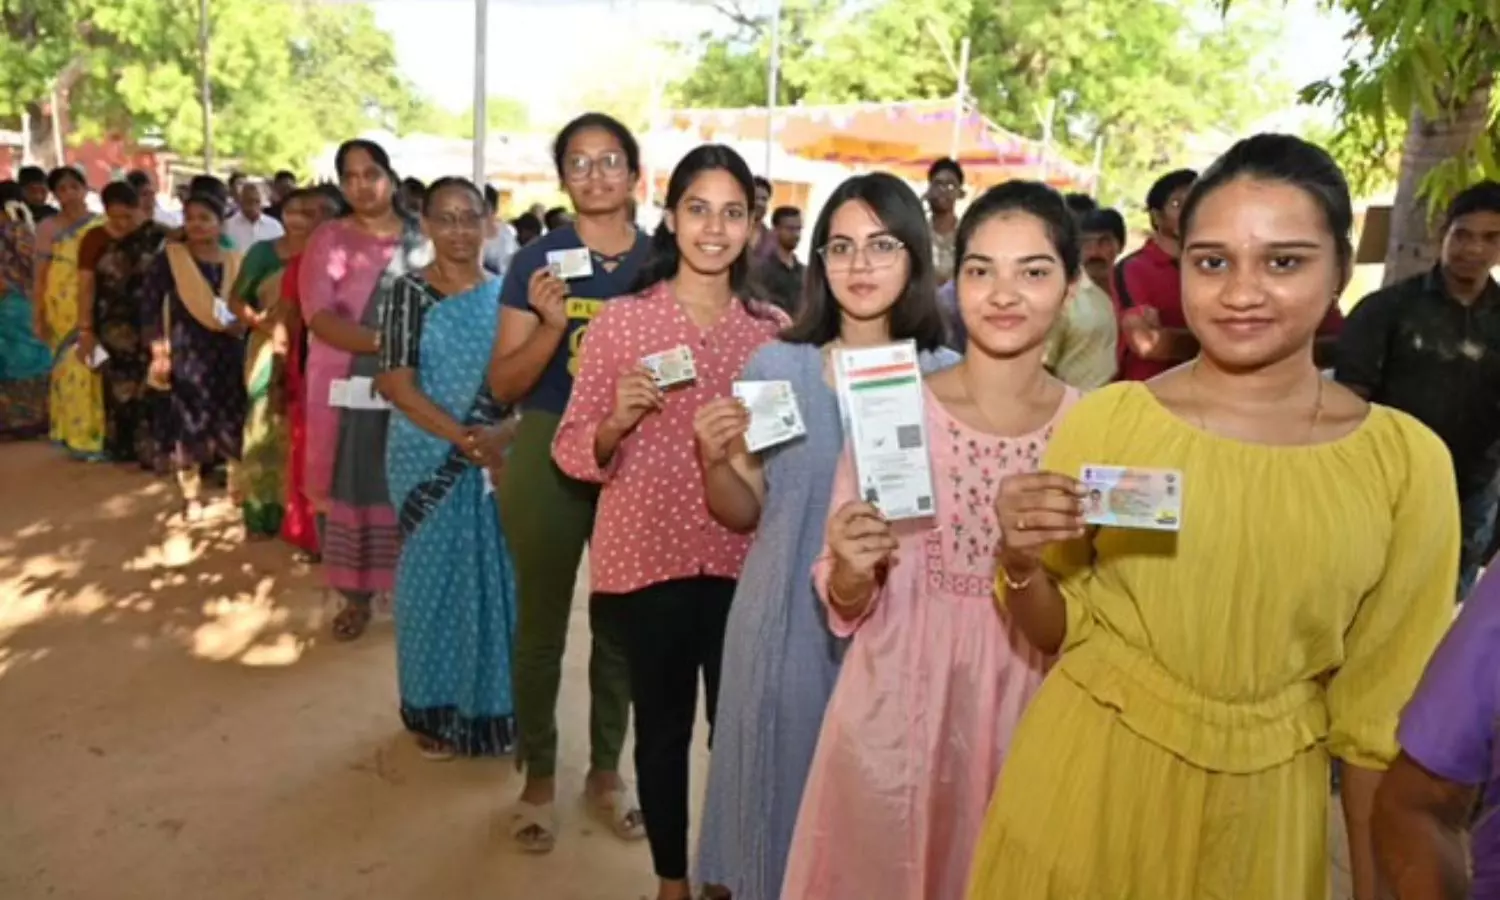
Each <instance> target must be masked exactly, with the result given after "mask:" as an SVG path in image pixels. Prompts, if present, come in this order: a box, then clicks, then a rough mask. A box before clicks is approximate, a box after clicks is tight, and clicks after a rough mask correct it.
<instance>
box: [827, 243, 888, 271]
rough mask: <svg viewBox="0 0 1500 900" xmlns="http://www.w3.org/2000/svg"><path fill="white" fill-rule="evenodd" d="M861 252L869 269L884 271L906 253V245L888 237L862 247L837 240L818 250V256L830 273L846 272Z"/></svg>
mask: <svg viewBox="0 0 1500 900" xmlns="http://www.w3.org/2000/svg"><path fill="white" fill-rule="evenodd" d="M861 251H863V252H864V255H865V262H866V263H868V264H869V266H870V268H872V269H884V268H886V267H888V266H892V265H895V264H896V261H897V260H899V259H900V258H901V254H902V253H904V252H905V251H906V244H904V243H902V242H901V241H899V240H897V239H896V238H893V237H890V236H884V237H877V238H874V239H872V240H871V241H870V242H869V243H867V244H865V245H863V246H861V245H859V244H856V243H855V242H854V241H851V240H847V239H844V238H838V239H835V240H832V241H829V242H828V243H826V244H824V245H823V246H821V247H819V248H818V254H819V255H820V256H822V257H823V265H825V266H827V267H828V270H829V271H830V272H847V271H849V270H851V269H853V268H854V266H855V260H857V259H858V258H859V254H860V252H861Z"/></svg>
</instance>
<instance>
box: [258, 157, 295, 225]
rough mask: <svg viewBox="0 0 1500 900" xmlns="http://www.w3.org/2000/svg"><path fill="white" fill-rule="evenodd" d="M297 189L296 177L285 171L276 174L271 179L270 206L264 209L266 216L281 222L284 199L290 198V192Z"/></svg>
mask: <svg viewBox="0 0 1500 900" xmlns="http://www.w3.org/2000/svg"><path fill="white" fill-rule="evenodd" d="M296 189H297V176H296V175H293V174H292V173H291V172H289V171H287V170H286V169H282V170H281V171H280V172H277V173H276V177H274V178H272V179H271V205H270V206H268V207H266V215H268V216H270V217H271V218H273V219H275V220H276V221H278V222H280V221H281V207H282V205H283V204H284V203H286V198H287V197H289V196H291V193H292V191H295V190H296Z"/></svg>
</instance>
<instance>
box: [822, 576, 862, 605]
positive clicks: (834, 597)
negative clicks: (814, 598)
mask: <svg viewBox="0 0 1500 900" xmlns="http://www.w3.org/2000/svg"><path fill="white" fill-rule="evenodd" d="M828 603H829V605H831V606H836V607H838V608H839V609H855V608H856V607H858V606H859V604H858V603H851V602H850V601H848V600H845V599H844V598H842V597H840V596H839V592H838V591H836V590H834V587H833V579H832V578H830V579H828Z"/></svg>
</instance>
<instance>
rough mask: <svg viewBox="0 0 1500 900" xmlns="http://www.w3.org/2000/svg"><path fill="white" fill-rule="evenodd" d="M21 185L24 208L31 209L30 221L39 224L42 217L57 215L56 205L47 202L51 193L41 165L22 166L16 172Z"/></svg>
mask: <svg viewBox="0 0 1500 900" xmlns="http://www.w3.org/2000/svg"><path fill="white" fill-rule="evenodd" d="M16 181H17V183H19V184H20V185H21V195H22V196H23V197H25V199H26V208H27V209H29V210H31V221H32V222H34V223H36V224H38V225H40V224H41V223H42V221H43V220H44V219H50V218H52V217H53V216H55V215H57V207H55V206H53V205H52V204H50V203H48V202H47V197H48V196H49V194H50V193H51V192H50V191H49V190H48V188H47V173H46V171H45V170H44V169H42V167H41V166H22V167H21V171H20V172H18V173H16Z"/></svg>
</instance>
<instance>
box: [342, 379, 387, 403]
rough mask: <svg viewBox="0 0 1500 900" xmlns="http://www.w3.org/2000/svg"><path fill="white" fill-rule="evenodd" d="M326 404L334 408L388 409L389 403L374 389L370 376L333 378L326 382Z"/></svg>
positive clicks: (373, 382)
mask: <svg viewBox="0 0 1500 900" xmlns="http://www.w3.org/2000/svg"><path fill="white" fill-rule="evenodd" d="M328 405H329V406H332V407H334V408H335V409H390V408H391V404H390V402H389V401H388V400H386V399H385V398H384V397H382V396H380V394H378V393H376V391H375V381H374V379H371V378H365V377H361V376H355V377H354V378H335V379H334V380H333V381H330V382H329V383H328Z"/></svg>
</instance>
